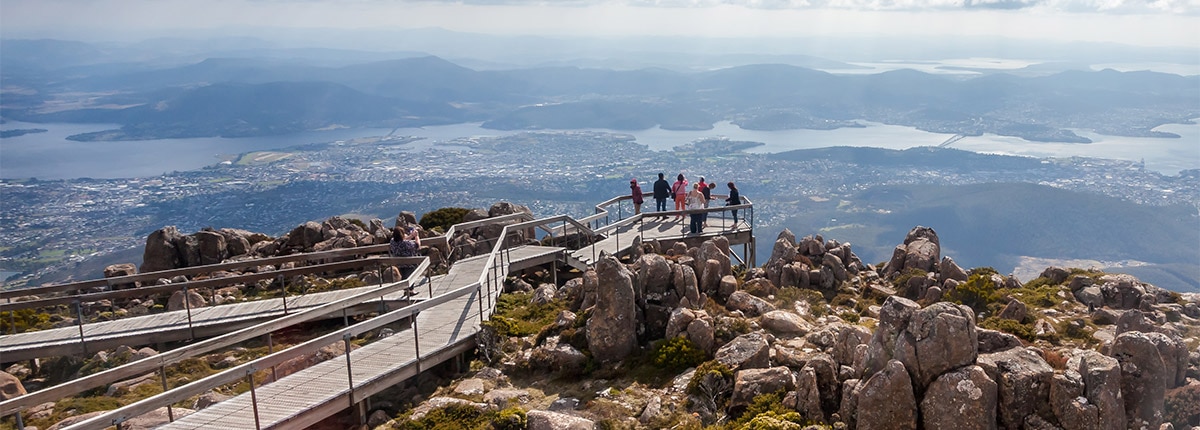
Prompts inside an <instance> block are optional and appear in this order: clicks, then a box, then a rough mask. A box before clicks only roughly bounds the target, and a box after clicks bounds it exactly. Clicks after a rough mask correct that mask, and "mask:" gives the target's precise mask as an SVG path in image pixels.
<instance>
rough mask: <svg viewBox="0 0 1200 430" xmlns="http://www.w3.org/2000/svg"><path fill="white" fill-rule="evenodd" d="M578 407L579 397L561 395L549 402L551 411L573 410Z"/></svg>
mask: <svg viewBox="0 0 1200 430" xmlns="http://www.w3.org/2000/svg"><path fill="white" fill-rule="evenodd" d="M578 407H579V399H576V398H574V397H563V398H559V399H558V400H555V401H553V402H551V403H550V410H552V411H573V410H575V409H576V408H578Z"/></svg>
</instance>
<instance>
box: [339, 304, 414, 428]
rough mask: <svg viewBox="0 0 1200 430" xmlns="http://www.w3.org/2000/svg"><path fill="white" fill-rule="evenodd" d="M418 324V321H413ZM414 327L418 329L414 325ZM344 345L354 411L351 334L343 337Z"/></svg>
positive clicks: (349, 394)
mask: <svg viewBox="0 0 1200 430" xmlns="http://www.w3.org/2000/svg"><path fill="white" fill-rule="evenodd" d="M413 322H414V323H416V320H413ZM413 327H416V325H415V324H414V325H413ZM342 343H343V344H345V347H346V380H347V381H349V382H350V392H349V393H348V394H347V397H349V398H350V409H354V404H355V403H356V402H355V401H354V372H353V371H352V370H351V369H350V333H346V334H343V335H342Z"/></svg>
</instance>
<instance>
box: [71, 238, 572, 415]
mask: <svg viewBox="0 0 1200 430" xmlns="http://www.w3.org/2000/svg"><path fill="white" fill-rule="evenodd" d="M560 220H561V221H564V222H568V223H572V224H576V225H578V226H579V227H582V228H585V229H586V228H587V226H584V225H581V224H579V223H578V222H577V221H575V220H574V219H571V218H570V217H568V216H565V215H560V216H556V217H551V218H547V219H542V220H533V221H527V222H522V223H518V224H510V225H506V226H504V228H503V229H502V230H501V232H500V236H499V237H498V238H497V241H496V244H494V245H493V246H492V252H490V253H489V254H488V259H487V261H486V263H485V264H484V269H483V270H482V271H481V273H480V275H479V278H478V279H477V280H476V281H475V282H473V283H471V284H468V285H466V286H464V287H461V288H458V289H456V290H453V291H449V292H446V293H443V294H439V295H437V296H434V297H430V298H429V299H427V300H424V301H421V302H420V303H416V304H413V305H409V306H406V307H403V308H400V309H397V310H394V311H391V312H388V313H387V314H384V315H381V316H378V317H375V318H372V319H370V320H367V321H363V322H361V323H358V324H355V325H353V326H350V327H347V328H345V329H344V330H341V331H338V332H333V333H329V334H326V335H324V336H320V337H317V338H315V339H312V340H309V341H307V342H304V343H302V344H300V345H296V346H293V347H291V348H288V349H285V350H283V351H279V352H277V353H274V354H270V355H267V356H265V357H260V358H258V359H255V360H252V361H250V362H248V363H245V364H242V365H239V366H235V367H233V368H231V369H228V370H225V371H223V372H220V373H217V374H215V375H211V376H209V377H206V378H204V379H201V380H199V381H196V382H192V383H189V384H187V385H184V386H181V387H176V388H174V389H171V390H169V391H167V392H164V393H161V394H158V395H155V396H152V397H149V398H146V399H143V400H141V401H138V402H135V403H132V404H130V405H126V406H123V407H121V408H117V409H115V410H112V411H109V412H107V413H104V414H101V415H98V416H96V417H93V418H91V419H88V420H86V421H83V422H80V423H77V424H75V425H73V426H71V427H69V428H71V429H103V428H106V427H108V426H111V425H113V424H115V423H119V422H123V421H125V420H126V419H128V418H129V417H134V416H138V415H142V414H145V413H148V412H151V411H153V410H155V409H158V408H159V407H161V406H162V405H169V404H172V403H176V402H179V401H182V400H185V399H187V398H190V397H192V396H195V395H199V394H201V393H204V392H207V391H208V390H211V389H213V388H216V387H218V386H221V385H226V384H229V383H233V382H236V381H239V380H241V379H242V378H244V377H245V375H248V374H253V373H254V372H256V371H258V370H260V369H263V368H266V367H269V366H274V365H277V364H280V363H283V362H284V361H287V360H290V359H292V358H294V357H298V356H301V355H305V354H309V353H312V352H315V351H317V350H320V349H321V348H323V347H325V346H326V345H329V344H330V343H333V342H335V341H337V340H340V339H348V338H350V337H354V336H357V335H360V334H362V333H365V332H368V331H370V330H374V329H376V328H379V327H382V326H384V325H387V324H390V323H392V322H395V321H397V320H399V319H401V318H403V317H412V318H415V317H416V315H417V313H419V312H420V311H422V310H425V309H429V308H432V307H434V306H437V305H440V304H442V303H446V302H449V301H450V300H453V299H456V298H458V297H460V296H462V295H465V294H468V293H470V292H473V291H475V292H479V293H481V294H480V298H479V300H480V313H479V317H480V319H481V320H482V319H483V308H482V303H483V297H482V289H483V285H484V284H485V283H486V284H488V285H489V289H488V294H489V300H490V301H491V303H489V309H494V307H495V300H491V297H490V296H491V295H492V294H493V290H492V289H491V285H492V282H489V281H490V279H488V277H489V273H493V274H498V272H499V271H497V270H496V262H497V257H498V256H499V257H500V258H501V259H503V255H504V254H505V253H503V252H502V251H503V250H505V249H506V247H507V239H508V233H509V230H510V228H511V229H514V230H519V229H525V228H529V227H534V226H538V225H544V224H548V223H553V222H559V221H560ZM425 263H426V264H427V263H428V259H426V260H425ZM497 287H498V286H497ZM496 291H497V292H498V291H499V288H497V289H496ZM373 294H377V293H373ZM243 331H244V330H243ZM239 333H240V332H239ZM151 358H153V357H151ZM419 359H420V357H419V356H418V360H419Z"/></svg>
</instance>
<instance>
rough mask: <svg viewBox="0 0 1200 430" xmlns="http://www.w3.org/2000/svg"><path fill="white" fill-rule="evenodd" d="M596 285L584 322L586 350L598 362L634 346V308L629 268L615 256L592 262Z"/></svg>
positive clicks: (619, 357) (624, 353)
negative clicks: (589, 309)
mask: <svg viewBox="0 0 1200 430" xmlns="http://www.w3.org/2000/svg"><path fill="white" fill-rule="evenodd" d="M596 276H597V280H598V281H599V285H600V287H599V288H597V289H596V305H595V306H594V307H593V308H592V316H591V317H590V318H588V321H587V341H588V350H590V351H591V352H592V357H593V358H595V359H596V360H598V361H601V362H608V361H619V360H623V359H624V358H625V357H626V356H628V355H629V354H630V353H632V352H633V351H634V350H635V349H636V348H637V323H638V321H637V307H636V301H635V298H634V292H633V281H632V279H631V278H630V273H629V270H628V269H626V268H625V265H624V264H621V262H620V261H618V260H617V259H616V258H615V257H613V256H611V255H604V256H603V257H601V258H600V261H598V262H597V263H596Z"/></svg>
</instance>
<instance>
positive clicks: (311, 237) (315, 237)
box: [284, 221, 325, 250]
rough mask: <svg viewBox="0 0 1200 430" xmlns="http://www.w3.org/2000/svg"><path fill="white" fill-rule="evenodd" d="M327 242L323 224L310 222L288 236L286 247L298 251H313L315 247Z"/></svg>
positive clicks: (295, 229) (297, 227) (298, 227)
mask: <svg viewBox="0 0 1200 430" xmlns="http://www.w3.org/2000/svg"><path fill="white" fill-rule="evenodd" d="M323 240H325V235H324V234H323V233H322V232H321V224H318V223H316V222H314V221H309V222H306V223H304V224H301V225H299V226H296V228H293V229H292V231H290V232H288V234H287V242H285V243H284V246H286V247H288V248H296V249H302V250H305V249H312V247H313V246H314V245H316V244H317V243H320V242H321V241H323Z"/></svg>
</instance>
